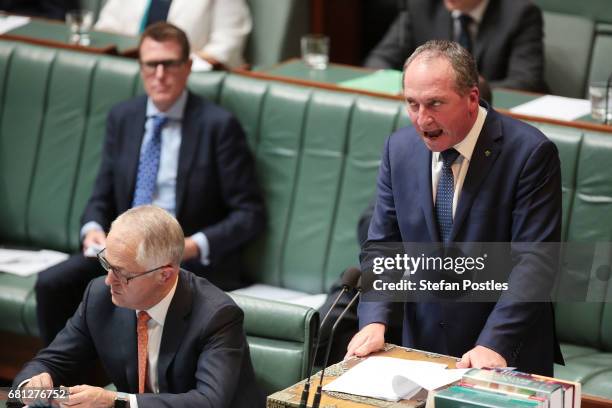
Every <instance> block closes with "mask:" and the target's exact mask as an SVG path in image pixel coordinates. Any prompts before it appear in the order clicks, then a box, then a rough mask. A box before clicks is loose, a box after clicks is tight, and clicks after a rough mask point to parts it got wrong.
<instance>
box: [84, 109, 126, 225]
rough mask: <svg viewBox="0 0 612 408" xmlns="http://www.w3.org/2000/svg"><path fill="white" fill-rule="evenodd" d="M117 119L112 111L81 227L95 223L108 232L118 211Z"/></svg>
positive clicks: (107, 120)
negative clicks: (116, 180) (91, 222)
mask: <svg viewBox="0 0 612 408" xmlns="http://www.w3.org/2000/svg"><path fill="white" fill-rule="evenodd" d="M117 128H118V126H117V118H116V113H115V111H114V110H113V111H111V112H110V113H109V115H108V117H107V119H106V137H105V139H104V147H103V150H102V160H101V163H100V169H99V170H98V175H97V176H96V182H95V184H94V188H93V192H92V194H91V197H90V198H89V201H88V202H87V205H86V206H85V211H84V212H83V216H82V217H81V225H84V224H85V223H87V222H90V221H95V222H97V223H98V224H100V225H101V226H102V228H104V230H105V231H108V229H109V228H110V223H111V222H112V221H113V219H114V217H115V215H116V213H117V210H116V208H115V188H114V182H113V180H114V177H113V171H114V169H115V168H116V167H115V163H114V158H115V157H117V151H116V140H117Z"/></svg>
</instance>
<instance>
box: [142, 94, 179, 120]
mask: <svg viewBox="0 0 612 408" xmlns="http://www.w3.org/2000/svg"><path fill="white" fill-rule="evenodd" d="M186 104H187V90H186V89H185V90H183V93H182V94H181V96H179V97H178V99H177V100H176V102H174V104H173V105H172V106H171V107H170V109H168V110H167V111H166V112H160V110H159V109H157V106H155V104H154V103H153V101H152V100H151V98H147V118H150V117H152V116H155V115H162V116H166V117H167V118H169V119H175V120H179V121H180V120H182V119H183V113H184V112H185V105H186Z"/></svg>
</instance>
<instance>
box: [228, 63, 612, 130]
mask: <svg viewBox="0 0 612 408" xmlns="http://www.w3.org/2000/svg"><path fill="white" fill-rule="evenodd" d="M236 72H238V73H240V74H241V75H246V76H250V77H254V78H260V79H265V80H273V81H281V82H287V83H293V84H297V85H304V86H310V87H316V88H323V89H329V90H333V91H340V92H350V93H358V94H363V95H369V96H375V97H378V98H387V99H394V100H400V101H401V100H403V97H402V95H401V94H400V87H401V84H400V83H398V85H397V93H388V92H387V93H385V92H376V91H364V90H360V89H352V88H347V87H343V86H340V85H339V84H340V83H341V82H343V81H347V80H351V79H356V78H360V77H364V76H365V75H369V74H371V73H372V72H374V71H372V70H370V69H366V68H361V67H354V66H350V65H342V64H330V65H329V67H328V69H326V70H313V69H309V68H308V67H307V66H306V65H305V64H304V63H303V62H302V61H301V60H300V59H291V60H288V61H286V62H283V63H280V64H278V65H274V66H272V67H269V68H263V69H260V70H257V71H245V70H236ZM540 96H542V95H541V94H537V93H531V92H522V91H516V90H511V89H503V88H496V89H494V90H493V106H494V107H495V109H496V110H498V111H499V112H502V113H504V114H507V115H509V116H512V117H515V118H517V119H521V120H526V121H530V122H539V123H548V124H553V125H559V126H568V127H573V128H578V129H584V130H593V131H597V132H606V133H612V126H609V125H603V124H601V123H598V122H597V121H595V120H594V119H593V118H592V117H591V116H590V115H587V116H583V117H581V118H578V119H577V120H573V121H565V120H558V119H550V118H545V117H539V116H530V115H522V114H517V113H514V112H511V111H510V109H511V108H513V107H515V106H518V105H520V104H523V103H525V102H529V101H531V100H534V99H536V98H538V97H540Z"/></svg>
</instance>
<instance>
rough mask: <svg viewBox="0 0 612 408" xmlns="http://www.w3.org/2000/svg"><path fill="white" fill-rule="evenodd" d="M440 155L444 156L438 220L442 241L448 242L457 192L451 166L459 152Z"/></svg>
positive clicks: (437, 192)
mask: <svg viewBox="0 0 612 408" xmlns="http://www.w3.org/2000/svg"><path fill="white" fill-rule="evenodd" d="M440 154H441V155H442V172H441V173H440V180H438V188H437V190H436V218H437V220H438V232H439V233H440V239H441V240H442V242H447V241H448V240H449V239H450V234H451V230H452V229H453V194H454V192H455V178H454V176H453V170H452V168H451V166H452V165H453V163H454V162H455V160H457V157H458V156H459V152H458V151H457V150H455V149H447V150H445V151H443V152H441V153H440Z"/></svg>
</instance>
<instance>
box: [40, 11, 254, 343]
mask: <svg viewBox="0 0 612 408" xmlns="http://www.w3.org/2000/svg"><path fill="white" fill-rule="evenodd" d="M139 52H140V74H141V77H142V80H143V85H144V89H145V91H146V94H147V95H143V96H139V97H136V98H134V99H131V100H128V101H126V102H122V103H120V104H118V105H117V106H115V107H114V108H113V109H112V110H111V111H110V113H109V115H108V120H107V125H106V139H105V143H104V148H103V152H102V162H101V166H100V170H99V173H98V176H97V179H96V182H95V185H94V188H93V192H92V195H91V197H90V199H89V202H88V203H87V206H86V208H85V211H84V213H83V216H82V219H81V221H82V224H81V225H82V227H81V242H82V246H83V253H82V254H78V255H75V256H72V257H71V258H70V259H68V260H67V261H66V262H64V263H61V264H59V265H57V266H55V267H53V268H50V269H48V270H46V271H43V272H42V273H41V274H40V275H39V276H38V280H37V283H36V301H37V314H38V326H39V329H40V333H41V337H42V339H43V341H44V342H45V344H49V343H50V342H51V341H52V340H53V338H54V337H55V335H56V334H57V333H58V332H59V331H60V330H61V329H62V328H63V327H64V324H65V323H66V320H67V319H68V318H69V317H70V316H71V315H72V314H73V313H74V311H75V310H76V307H77V306H78V304H79V301H80V299H81V296H82V294H83V290H84V289H85V287H86V285H87V283H88V282H89V281H90V280H91V279H93V278H95V277H96V276H99V275H101V274H103V273H104V270H103V269H102V268H100V265H99V264H98V262H97V260H96V253H97V252H99V251H100V249H101V248H103V247H104V246H105V240H106V233H105V231H108V228H109V226H110V222H111V221H112V220H113V219H115V218H116V217H117V216H118V215H119V214H121V213H123V212H124V211H126V210H128V209H129V208H131V207H133V206H138V205H143V204H154V205H156V206H159V207H161V208H163V209H165V210H167V211H168V212H169V213H171V214H172V215H174V216H175V217H176V219H177V220H178V222H179V223H180V225H181V226H182V227H183V230H184V231H185V235H186V238H185V251H184V253H183V262H182V266H183V267H185V268H186V269H188V270H190V271H191V272H193V273H195V274H196V275H199V276H203V277H205V278H207V279H208V280H209V281H210V282H211V283H213V284H215V285H217V286H218V287H219V288H221V289H223V290H232V289H236V288H239V287H241V286H244V285H245V283H246V282H244V281H243V280H242V279H241V278H242V276H241V271H244V269H245V268H244V267H243V265H242V262H241V259H240V256H239V252H240V250H241V249H242V248H243V247H244V246H245V244H247V243H248V242H249V241H251V240H253V239H254V238H255V237H256V236H257V235H258V234H259V233H260V232H261V231H262V230H263V229H264V226H265V210H264V205H263V199H262V196H261V193H260V190H259V188H258V183H257V180H256V177H255V167H254V161H253V157H252V155H251V153H250V151H249V148H248V145H247V142H246V137H245V135H244V131H243V130H242V127H241V126H240V124H239V123H238V121H237V120H236V119H235V118H234V117H233V116H232V115H231V114H230V113H229V112H227V111H225V110H224V109H222V108H220V107H219V106H217V105H215V104H213V103H211V102H209V101H206V100H203V99H201V98H199V97H197V96H195V95H194V94H192V93H191V92H189V91H188V90H187V88H186V84H187V79H188V77H189V74H190V72H191V60H190V59H189V42H188V40H187V37H186V36H185V33H184V32H183V31H181V30H180V29H179V28H177V27H175V26H173V25H171V24H168V23H156V24H153V25H151V26H150V27H149V28H147V30H146V31H145V32H144V33H143V35H142V38H141V40H140V45H139Z"/></svg>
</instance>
